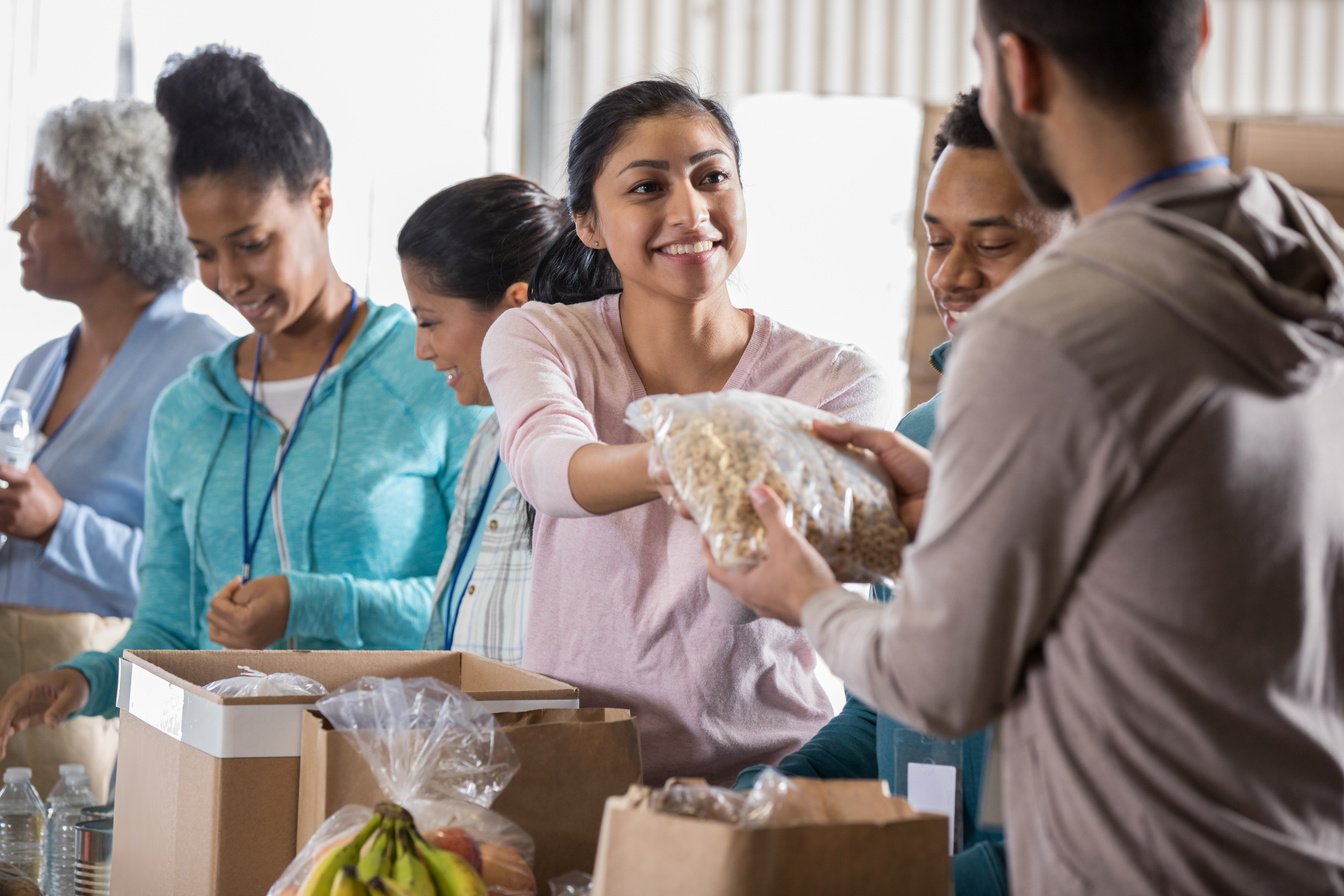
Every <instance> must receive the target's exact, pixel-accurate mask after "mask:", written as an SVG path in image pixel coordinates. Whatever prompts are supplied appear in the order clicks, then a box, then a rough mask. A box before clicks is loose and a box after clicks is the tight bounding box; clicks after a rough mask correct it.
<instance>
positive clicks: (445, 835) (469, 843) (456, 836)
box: [420, 828, 481, 874]
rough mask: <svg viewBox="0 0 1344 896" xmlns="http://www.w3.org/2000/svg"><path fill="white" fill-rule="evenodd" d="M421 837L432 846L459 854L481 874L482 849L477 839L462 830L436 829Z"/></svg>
mask: <svg viewBox="0 0 1344 896" xmlns="http://www.w3.org/2000/svg"><path fill="white" fill-rule="evenodd" d="M420 836H422V837H424V838H425V842H426V843H428V844H429V845H430V846H435V847H438V848H439V849H444V850H447V851H448V852H455V853H457V854H458V855H459V856H461V857H462V858H464V859H466V860H467V864H468V865H470V866H471V867H472V868H474V869H476V873H477V874H480V873H481V850H480V847H479V846H477V845H476V840H475V838H473V837H472V836H471V835H470V834H468V833H467V832H466V831H464V830H463V829H462V828H434V829H433V830H432V831H426V832H425V833H423V834H421V835H420Z"/></svg>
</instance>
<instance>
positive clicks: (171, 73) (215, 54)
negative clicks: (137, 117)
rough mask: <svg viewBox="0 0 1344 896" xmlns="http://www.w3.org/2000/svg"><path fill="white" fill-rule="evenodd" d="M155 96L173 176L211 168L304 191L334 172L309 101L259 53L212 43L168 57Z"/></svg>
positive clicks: (322, 131) (326, 142) (177, 177)
mask: <svg viewBox="0 0 1344 896" xmlns="http://www.w3.org/2000/svg"><path fill="white" fill-rule="evenodd" d="M154 103H155V105H156V106H158V109H159V112H160V113H161V114H162V115H163V117H164V119H165V120H167V122H168V127H169V129H170V130H171V132H172V135H173V157H172V163H171V168H172V176H173V181H174V182H175V183H178V184H180V183H182V181H184V180H187V179H188V178H192V177H198V176H201V175H206V174H216V175H228V176H233V177H242V178H243V179H244V180H247V181H250V182H251V183H253V184H254V185H255V186H256V187H258V188H263V189H264V188H267V187H269V186H270V185H271V184H273V183H274V182H275V181H276V180H278V179H279V180H283V181H284V182H285V185H286V186H287V187H288V189H289V192H290V193H291V194H292V195H295V196H297V195H300V194H301V193H303V192H304V191H305V190H307V189H308V188H310V187H311V186H312V185H313V183H314V182H315V181H316V180H317V178H319V177H322V176H324V175H326V176H329V175H330V174H331V143H330V141H329V140H328V139H327V132H326V130H325V129H324V128H323V127H322V123H321V122H319V121H318V120H317V117H316V116H314V115H313V111H312V109H310V108H309V107H308V104H307V103H305V102H304V101H303V100H302V99H300V98H299V97H298V96H296V95H295V94H293V93H291V92H290V91H288V90H286V89H284V88H283V87H281V86H280V85H278V84H276V83H275V82H274V81H272V80H271V76H270V75H268V74H267V73H266V69H265V67H264V66H263V65H262V62H261V57H259V56H257V55H256V54H254V53H245V52H243V51H242V50H237V49H234V48H232V47H225V46H221V45H219V44H210V45H208V46H204V47H201V48H200V49H198V50H197V51H196V52H194V53H192V54H191V55H189V56H183V55H181V54H174V55H173V56H170V57H169V58H168V61H167V62H166V63H165V64H164V69H163V72H162V73H161V74H160V75H159V80H158V84H157V85H156V86H155V90H154Z"/></svg>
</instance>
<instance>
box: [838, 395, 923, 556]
mask: <svg viewBox="0 0 1344 896" xmlns="http://www.w3.org/2000/svg"><path fill="white" fill-rule="evenodd" d="M812 428H813V429H814V430H816V432H817V435H819V436H821V437H822V438H823V439H826V440H827V441H830V442H834V443H835V444H837V445H853V446H854V447H856V448H866V449H868V450H869V451H871V452H873V454H875V455H877V459H878V462H879V463H881V464H882V468H883V469H884V470H886V471H887V475H888V476H890V477H891V481H892V484H893V485H895V486H896V514H897V516H899V517H900V520H901V525H903V526H905V530H906V531H907V532H909V533H910V538H911V539H914V537H915V532H916V531H918V529H919V521H920V519H921V518H922V517H923V516H924V500H925V496H926V495H927V494H928V491H929V470H930V467H931V466H932V458H931V456H930V454H929V452H928V449H926V448H921V447H920V446H919V445H916V444H915V443H914V442H912V441H910V440H909V439H907V438H906V437H905V436H903V435H900V434H899V433H894V432H889V431H888V430H885V429H874V428H873V427H871V426H859V425H858V424H857V423H828V422H826V421H825V420H817V421H815V422H814V423H813V424H812Z"/></svg>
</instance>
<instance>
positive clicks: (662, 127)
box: [482, 80, 895, 784]
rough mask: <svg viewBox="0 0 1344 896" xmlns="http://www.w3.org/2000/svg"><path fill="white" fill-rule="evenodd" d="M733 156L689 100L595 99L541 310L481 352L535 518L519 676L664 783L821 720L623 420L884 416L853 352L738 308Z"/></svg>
mask: <svg viewBox="0 0 1344 896" xmlns="http://www.w3.org/2000/svg"><path fill="white" fill-rule="evenodd" d="M739 155H740V153H739V148H738V140H737V134H736V131H735V130H734V128H733V124H732V121H731V119H730V118H729V117H728V114H727V112H726V111H724V109H723V107H722V106H720V105H719V104H718V103H717V102H714V101H713V100H709V99H705V98H703V97H701V96H699V95H698V94H697V93H696V92H695V91H694V90H691V89H690V88H688V87H686V86H685V85H683V84H680V83H677V82H675V81H668V80H653V81H641V82H638V83H635V84H631V85H629V86H627V87H622V88H620V89H618V90H616V91H613V92H612V93H610V94H608V95H607V96H605V97H603V98H602V99H601V100H599V101H598V102H597V103H596V104H595V105H594V106H593V107H592V108H591V109H589V110H588V112H587V114H586V115H585V116H584V118H583V120H582V121H581V122H580V123H579V126H578V128H577V129H576V130H575V132H574V136H573V139H572V140H571V142H570V153H569V171H568V174H569V197H568V205H569V209H570V212H571V213H572V215H573V218H574V227H573V228H572V229H571V230H569V231H567V232H566V234H565V235H564V236H562V237H561V238H560V239H559V240H557V241H556V243H555V245H553V246H552V247H551V249H550V250H549V251H548V253H547V256H546V257H545V258H544V259H543V260H542V262H541V265H540V266H539V268H538V270H537V274H536V276H535V277H534V278H533V294H534V297H535V298H537V299H539V300H540V301H534V302H529V303H528V304H527V305H526V306H524V307H523V308H520V309H517V310H513V311H507V312H505V313H504V314H503V315H501V316H500V318H499V320H498V321H497V322H496V323H495V324H494V326H492V327H491V329H490V331H489V333H488V334H487V335H486V338H485V347H484V350H483V352H482V362H483V368H484V371H485V380H486V384H487V385H488V386H489V389H490V395H491V396H492V398H493V399H494V402H495V407H496V410H497V413H498V416H499V420H500V429H501V432H502V436H501V450H502V453H503V457H504V461H505V463H506V464H507V465H508V468H509V471H510V473H511V474H512V476H513V479H514V481H515V482H516V483H517V486H518V489H519V491H520V492H521V493H522V494H523V495H524V496H525V497H526V498H527V499H528V500H529V501H531V502H532V503H533V504H534V505H535V506H536V508H537V522H536V528H535V530H534V532H533V550H534V571H533V585H532V595H531V601H532V606H531V610H530V613H529V617H528V627H527V637H526V642H525V647H524V652H523V665H524V666H526V667H527V668H529V669H534V670H536V671H539V672H544V673H546V674H550V675H555V676H557V677H559V678H561V679H562V680H564V681H569V682H572V683H573V684H575V685H577V686H578V687H579V688H581V689H582V691H583V694H584V700H585V702H589V703H592V704H594V705H610V706H626V707H630V708H631V709H633V710H634V711H635V714H636V716H637V718H638V719H639V726H640V743H641V748H642V751H643V754H644V772H645V777H646V779H647V780H649V781H651V782H656V783H660V784H661V783H662V782H663V781H664V780H665V779H666V778H667V777H668V776H670V775H697V776H703V777H706V778H709V779H710V780H712V781H715V782H717V783H724V782H728V781H731V780H732V777H733V776H734V775H735V774H736V773H737V771H738V770H739V769H741V768H742V767H743V766H746V765H749V764H751V763H753V762H760V761H770V760H771V759H777V758H778V757H779V756H781V755H783V754H784V753H787V752H790V751H792V750H793V749H795V748H797V746H799V745H800V744H801V743H802V742H803V741H805V740H806V739H807V738H808V737H809V736H811V734H813V733H814V732H815V731H816V730H817V728H818V727H820V725H821V724H822V723H823V722H824V721H825V720H826V718H827V717H828V715H829V712H828V708H829V703H828V701H827V699H826V696H825V694H824V692H823V691H822V689H821V686H820V685H819V684H818V683H817V681H816V679H815V677H814V676H813V674H812V671H813V665H814V659H813V654H812V651H811V648H810V647H809V646H808V645H807V642H806V640H805V639H803V638H802V637H800V636H799V635H797V634H796V633H795V632H793V631H791V630H789V629H788V628H786V627H785V626H783V625H781V624H780V623H778V622H774V621H770V620H757V619H754V617H744V616H743V615H742V614H740V613H739V612H738V605H737V604H736V603H735V602H734V601H733V600H732V599H731V597H729V596H728V595H726V594H723V595H721V596H720V595H715V594H712V593H711V586H710V584H709V582H708V579H707V577H706V572H705V565H704V560H703V558H702V556H701V553H700V535H699V532H698V531H697V529H696V527H695V525H694V524H692V523H690V522H688V521H686V520H683V519H681V518H680V517H678V516H677V514H676V513H675V512H674V511H673V510H672V508H670V507H669V506H668V505H667V504H665V503H664V502H662V501H658V500H656V499H657V498H658V497H659V495H660V488H662V487H664V486H662V485H661V484H660V483H659V482H657V481H655V479H654V478H653V477H652V476H651V475H650V472H649V470H650V464H649V461H650V457H651V453H650V445H649V443H647V442H645V441H644V440H643V438H642V437H641V436H640V434H639V433H637V432H635V431H634V430H632V429H630V428H629V427H627V426H626V425H625V422H624V417H625V407H626V405H627V404H628V403H629V402H630V401H632V400H634V399H637V398H639V397H641V396H644V395H649V394H655V393H665V392H676V393H690V392H703V391H717V390H720V389H747V390H753V391H760V392H767V393H771V394H775V395H782V396H786V397H788V398H792V399H794V400H796V401H800V402H804V403H807V404H810V405H812V406H813V407H817V408H822V409H825V410H828V411H832V412H834V413H837V414H839V415H841V416H843V417H846V418H848V419H851V420H856V421H864V422H867V423H870V424H874V425H886V424H888V423H889V422H891V415H892V414H893V412H894V410H895V407H894V404H895V402H894V397H893V393H892V390H891V388H890V387H889V385H888V384H887V383H885V382H884V381H883V379H882V376H881V374H880V373H879V372H878V369H877V367H876V365H875V364H874V363H873V362H872V360H871V359H869V358H867V357H866V356H864V355H863V354H862V353H861V352H859V351H857V350H855V349H853V348H851V347H848V346H842V345H837V344H835V343H830V342H825V341H822V340H819V339H814V338H812V337H809V336H806V335H804V334H802V333H799V332H797V331H795V330H791V329H789V328H788V327H785V326H783V325H781V324H779V323H777V322H775V321H773V320H770V319H769V318H767V317H766V316H765V315H762V314H757V313H755V312H753V311H751V310H748V309H741V308H735V307H733V305H732V303H731V302H730V300H729V296H728V277H729V275H731V274H732V272H733V270H734V269H735V268H736V266H737V264H738V261H739V260H740V259H741V258H742V254H743V252H744V251H745V250H746V238H747V221H746V206H745V202H744V198H743V193H742V185H741V179H740V172H739V168H738V161H739Z"/></svg>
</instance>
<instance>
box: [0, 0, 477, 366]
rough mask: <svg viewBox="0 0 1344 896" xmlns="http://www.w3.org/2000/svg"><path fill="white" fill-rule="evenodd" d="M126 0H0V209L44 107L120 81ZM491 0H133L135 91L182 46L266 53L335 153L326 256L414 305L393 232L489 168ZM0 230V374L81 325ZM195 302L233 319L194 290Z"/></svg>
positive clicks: (13, 207) (10, 208)
mask: <svg viewBox="0 0 1344 896" xmlns="http://www.w3.org/2000/svg"><path fill="white" fill-rule="evenodd" d="M123 13H124V8H123V5H122V2H121V0H0V117H2V118H3V120H4V122H5V124H4V128H5V132H4V146H3V151H4V167H3V169H0V201H2V202H3V206H2V207H0V213H3V215H4V220H5V221H6V222H8V221H9V220H11V219H12V218H13V216H14V215H15V214H17V213H18V211H19V210H20V209H21V208H22V207H23V205H24V203H25V202H26V194H27V189H28V175H29V166H30V164H31V162H30V160H31V152H32V136H33V132H34V130H35V128H36V125H37V123H38V121H39V119H40V118H41V116H42V114H43V113H44V112H45V111H46V110H47V109H49V108H51V107H53V106H57V105H63V104H65V103H68V102H69V101H70V100H72V99H74V98H75V97H79V96H85V97H93V98H102V97H111V96H114V95H115V94H116V90H117V49H118V42H119V35H120V34H121V33H122V26H123ZM491 16H492V4H491V3H489V2H476V0H472V2H466V0H457V2H442V3H426V2H417V0H381V2H378V3H368V2H362V0H361V2H353V0H351V2H329V0H327V2H321V0H231V2H230V3H227V4H218V3H209V4H207V3H204V2H184V0H131V3H130V27H129V37H130V38H131V43H132V46H133V49H134V78H133V84H132V87H133V91H132V92H133V95H135V96H137V97H140V98H142V99H146V100H152V98H153V91H154V79H155V78H156V76H157V74H158V72H159V70H160V68H161V67H162V64H163V61H164V59H165V58H166V57H167V56H168V55H169V54H170V53H173V52H183V53H189V52H190V51H191V50H193V49H194V48H196V47H197V46H199V45H201V44H205V43H212V42H217V43H227V44H229V45H231V46H236V47H240V48H242V49H245V50H248V51H250V52H255V53H257V54H259V55H260V56H261V57H262V59H263V60H264V61H265V62H266V65H267V68H268V69H269V71H270V73H271V75H272V77H273V78H275V79H276V80H277V81H278V82H279V83H280V84H282V85H283V86H285V87H287V88H289V89H290V90H293V91H294V92H295V93H297V94H298V95H299V96H301V97H303V98H304V99H305V100H306V101H307V102H308V104H309V105H310V106H312V108H313V111H314V112H315V113H316V114H317V116H318V118H319V119H320V120H321V121H322V122H323V124H324V125H325V126H326V128H327V131H328V133H329V135H330V137H331V142H332V147H333V154H334V171H333V189H334V192H335V196H336V212H335V216H334V218H333V221H332V231H331V240H332V251H333V255H334V256H335V259H336V266H337V269H338V270H339V271H340V272H341V274H342V276H344V277H345V278H346V280H347V281H348V282H350V283H351V284H353V285H354V286H355V287H356V288H358V289H359V290H360V291H361V292H364V293H367V294H369V295H371V296H373V297H374V298H375V299H377V300H379V301H381V302H401V303H405V295H404V292H403V290H402V286H401V277H400V273H399V268H398V265H397V261H396V253H395V245H396V235H397V231H398V230H399V229H400V227H401V224H402V223H403V222H404V221H405V220H406V218H407V216H409V215H410V213H411V211H413V210H414V208H415V207H416V206H417V205H418V204H419V203H420V202H421V201H423V200H424V199H426V198H427V197H428V196H429V195H430V194H431V193H433V192H435V191H437V190H439V189H441V188H442V187H445V186H448V185H449V184H451V183H454V182H456V181H459V180H462V179H465V178H468V177H475V176H478V175H481V174H485V173H487V172H488V158H489V156H488V146H487V138H486V128H487V118H488V116H487V111H488V108H489V102H490V69H491ZM6 237H7V238H4V239H0V384H3V383H4V382H5V381H7V380H8V378H9V374H10V372H11V371H12V370H13V367H14V365H15V364H17V363H18V360H19V359H20V358H21V357H22V356H23V354H25V353H27V352H28V351H30V350H31V349H32V348H33V347H34V346H36V345H37V344H38V343H39V342H41V341H44V340H46V339H49V338H52V337H54V336H56V335H59V334H61V333H63V332H65V331H66V330H67V329H68V328H69V327H70V326H72V325H73V324H74V322H75V321H76V320H77V315H76V314H75V313H74V310H73V308H71V307H70V306H66V305H64V304H62V303H59V302H49V301H47V300H44V299H42V298H40V297H38V296H35V295H31V294H27V293H24V292H23V291H22V290H21V289H20V288H19V286H18V282H17V281H18V270H19V266H18V251H17V247H16V243H15V237H14V234H12V233H8V234H6ZM189 303H190V304H192V305H193V306H194V310H208V311H214V312H218V313H220V314H221V319H222V320H223V321H224V322H225V324H226V326H229V327H230V328H232V329H233V330H234V331H235V332H242V331H243V329H244V325H243V324H242V321H241V319H240V318H238V317H237V316H236V315H234V314H232V312H230V311H227V309H223V310H221V306H222V303H221V302H220V301H219V300H218V299H216V298H215V297H214V296H213V295H211V294H209V293H208V291H206V290H204V289H203V288H201V287H200V284H199V283H198V284H196V285H195V287H194V288H193V289H191V290H190V291H189Z"/></svg>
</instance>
